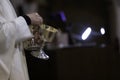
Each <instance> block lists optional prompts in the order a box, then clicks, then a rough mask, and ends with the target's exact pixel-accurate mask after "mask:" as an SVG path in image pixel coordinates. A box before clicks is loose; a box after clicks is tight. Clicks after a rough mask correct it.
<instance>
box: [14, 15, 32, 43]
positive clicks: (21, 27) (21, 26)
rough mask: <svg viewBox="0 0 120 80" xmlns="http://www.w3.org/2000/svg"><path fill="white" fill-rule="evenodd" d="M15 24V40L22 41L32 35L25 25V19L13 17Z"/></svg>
mask: <svg viewBox="0 0 120 80" xmlns="http://www.w3.org/2000/svg"><path fill="white" fill-rule="evenodd" d="M15 24H16V31H17V33H16V36H17V37H16V41H17V42H19V41H24V40H26V39H29V38H31V37H33V35H32V33H31V32H30V29H29V26H28V25H27V23H26V21H25V19H24V18H23V17H18V18H16V19H15Z"/></svg>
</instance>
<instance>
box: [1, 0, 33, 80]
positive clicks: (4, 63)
mask: <svg viewBox="0 0 120 80" xmlns="http://www.w3.org/2000/svg"><path fill="white" fill-rule="evenodd" d="M32 36H33V35H32V34H31V32H30V30H29V27H28V25H27V23H26V21H25V19H24V18H23V17H21V16H20V17H17V16H16V13H15V11H14V9H13V7H12V5H11V3H10V1H9V0H0V80H29V77H28V71H27V65H26V59H25V55H24V53H23V49H22V41H24V40H26V39H28V38H31V37H32Z"/></svg>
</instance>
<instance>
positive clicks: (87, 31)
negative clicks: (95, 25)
mask: <svg viewBox="0 0 120 80" xmlns="http://www.w3.org/2000/svg"><path fill="white" fill-rule="evenodd" d="M91 31H92V29H91V28H90V27H88V28H87V29H86V30H85V31H84V33H83V34H82V40H86V39H87V38H88V37H89V35H90V33H91Z"/></svg>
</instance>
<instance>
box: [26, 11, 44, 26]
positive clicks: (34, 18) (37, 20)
mask: <svg viewBox="0 0 120 80" xmlns="http://www.w3.org/2000/svg"><path fill="white" fill-rule="evenodd" d="M27 16H28V17H29V18H30V19H31V25H33V26H39V25H41V24H42V23H43V18H42V17H41V16H40V15H39V14H38V13H37V12H35V13H30V14H27Z"/></svg>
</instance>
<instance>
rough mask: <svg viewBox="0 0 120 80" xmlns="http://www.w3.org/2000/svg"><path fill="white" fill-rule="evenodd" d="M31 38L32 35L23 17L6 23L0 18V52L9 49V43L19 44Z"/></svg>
mask: <svg viewBox="0 0 120 80" xmlns="http://www.w3.org/2000/svg"><path fill="white" fill-rule="evenodd" d="M31 37H33V35H32V33H31V32H30V29H29V27H28V25H27V23H26V21H25V19H24V18H23V17H18V18H16V19H14V20H13V21H8V22H6V20H4V18H1V17H0V44H3V46H0V49H1V50H4V48H9V47H10V45H11V41H12V42H13V41H15V42H20V41H24V40H26V39H29V38H31Z"/></svg>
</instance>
